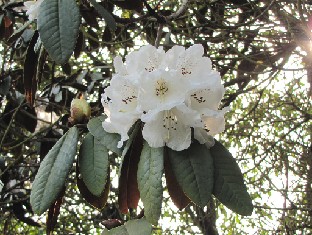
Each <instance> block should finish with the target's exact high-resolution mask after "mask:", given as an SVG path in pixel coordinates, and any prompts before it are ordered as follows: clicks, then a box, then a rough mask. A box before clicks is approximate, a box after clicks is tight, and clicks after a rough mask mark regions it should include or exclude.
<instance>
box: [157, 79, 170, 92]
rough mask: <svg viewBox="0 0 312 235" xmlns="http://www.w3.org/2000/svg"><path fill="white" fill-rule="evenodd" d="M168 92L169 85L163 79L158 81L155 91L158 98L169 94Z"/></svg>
mask: <svg viewBox="0 0 312 235" xmlns="http://www.w3.org/2000/svg"><path fill="white" fill-rule="evenodd" d="M168 90H169V89H168V86H167V83H166V82H165V81H164V80H163V79H161V80H158V81H157V84H156V89H155V91H156V96H164V95H165V94H166V93H167V92H168Z"/></svg>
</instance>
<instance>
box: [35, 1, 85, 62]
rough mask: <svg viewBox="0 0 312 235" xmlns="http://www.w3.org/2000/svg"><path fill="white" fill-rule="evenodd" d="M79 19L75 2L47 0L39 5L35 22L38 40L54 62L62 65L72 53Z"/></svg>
mask: <svg viewBox="0 0 312 235" xmlns="http://www.w3.org/2000/svg"><path fill="white" fill-rule="evenodd" d="M80 18H81V17H80V13H79V8H78V6H77V3H76V1H75V0H49V1H43V2H42V4H41V5H40V11H39V16H38V20H37V23H38V30H39V33H40V38H41V40H42V43H43V45H44V47H45V48H46V49H47V51H48V53H49V55H50V56H51V58H52V59H53V60H55V62H57V63H60V64H64V63H66V62H67V61H68V59H69V57H70V56H71V54H72V53H73V51H74V48H75V45H76V40H77V37H78V32H79V26H80Z"/></svg>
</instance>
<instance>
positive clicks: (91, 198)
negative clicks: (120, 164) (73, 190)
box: [76, 166, 110, 210]
mask: <svg viewBox="0 0 312 235" xmlns="http://www.w3.org/2000/svg"><path fill="white" fill-rule="evenodd" d="M76 176H77V186H78V189H79V192H80V193H81V196H82V197H83V198H84V199H85V200H86V201H87V202H88V203H89V204H90V205H92V206H94V207H95V208H97V209H99V210H101V209H102V208H103V207H104V206H105V204H106V202H107V199H108V193H109V188H110V178H109V170H108V175H107V180H106V184H105V188H104V191H103V192H102V193H101V195H100V196H95V195H93V194H92V193H91V192H90V191H89V190H88V188H87V186H86V185H85V183H84V182H83V180H82V178H81V177H80V170H79V166H77V167H76Z"/></svg>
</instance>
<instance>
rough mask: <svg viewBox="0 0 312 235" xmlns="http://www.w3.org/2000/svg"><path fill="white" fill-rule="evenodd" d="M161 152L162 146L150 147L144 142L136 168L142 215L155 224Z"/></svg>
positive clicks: (159, 196)
mask: <svg viewBox="0 0 312 235" xmlns="http://www.w3.org/2000/svg"><path fill="white" fill-rule="evenodd" d="M163 152H164V149H163V148H151V147H150V146H149V145H148V143H147V142H144V144H143V150H142V153H141V157H140V162H139V168H138V185H139V191H140V195H141V200H142V202H143V205H144V215H145V217H146V219H147V220H148V221H149V222H151V223H152V224H157V222H158V219H159V216H160V213H161V202H162V197H163V195H162V194H163V187H162V181H161V177H162V174H163V172H164V153H163Z"/></svg>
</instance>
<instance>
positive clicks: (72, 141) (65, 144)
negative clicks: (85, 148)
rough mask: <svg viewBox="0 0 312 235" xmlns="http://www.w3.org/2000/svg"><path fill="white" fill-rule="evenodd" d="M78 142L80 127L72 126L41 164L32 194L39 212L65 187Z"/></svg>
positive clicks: (36, 210)
mask: <svg viewBox="0 0 312 235" xmlns="http://www.w3.org/2000/svg"><path fill="white" fill-rule="evenodd" d="M77 142H78V129H77V128H76V127H72V128H70V129H69V131H68V132H67V133H66V134H65V135H64V136H63V137H62V138H61V139H59V140H58V141H57V142H56V144H55V145H54V146H53V148H52V149H51V150H50V151H49V153H48V154H47V156H46V157H45V158H44V159H43V161H42V163H41V164H40V167H39V170H38V173H37V175H36V178H35V180H34V182H33V185H32V190H31V194H30V203H31V206H32V208H33V211H34V212H36V213H37V214H39V215H40V214H42V213H43V212H45V211H46V210H47V209H48V208H49V207H50V205H51V204H52V203H53V202H54V201H55V200H56V198H57V196H58V195H59V193H60V191H61V190H62V188H63V187H64V184H65V181H66V179H67V176H68V173H69V171H70V169H71V167H72V164H73V161H74V157H75V155H76V149H77Z"/></svg>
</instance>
